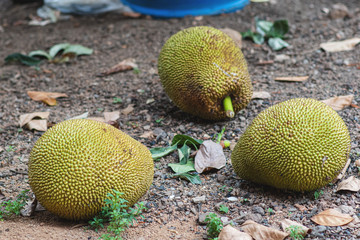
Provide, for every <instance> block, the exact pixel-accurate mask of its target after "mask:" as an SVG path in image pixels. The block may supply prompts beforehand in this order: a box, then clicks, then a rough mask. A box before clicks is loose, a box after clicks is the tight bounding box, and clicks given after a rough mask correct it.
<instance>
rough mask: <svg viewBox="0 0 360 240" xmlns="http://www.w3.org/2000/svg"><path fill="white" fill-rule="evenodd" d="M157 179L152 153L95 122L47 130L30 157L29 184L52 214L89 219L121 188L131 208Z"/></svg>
mask: <svg viewBox="0 0 360 240" xmlns="http://www.w3.org/2000/svg"><path fill="white" fill-rule="evenodd" d="M153 176H154V163H153V160H152V157H151V153H150V151H149V150H148V149H147V148H146V147H145V146H144V145H143V144H141V143H140V142H138V141H136V140H135V139H133V138H131V137H130V136H128V135H126V134H125V133H123V132H121V131H120V130H119V129H117V128H115V127H113V126H111V125H109V124H105V123H101V122H98V121H94V120H87V119H77V120H67V121H64V122H61V123H59V124H56V125H55V126H53V127H52V128H50V129H49V130H48V131H46V132H45V133H44V134H43V135H42V136H41V137H40V138H39V140H38V141H37V142H36V143H35V145H34V147H33V149H32V150H31V153H30V159H29V182H30V186H31V189H32V190H33V192H34V194H35V196H36V198H37V199H38V200H39V202H40V203H41V204H42V205H43V206H44V207H45V208H46V209H47V210H48V211H50V212H52V213H54V214H56V215H58V216H60V217H62V218H66V219H71V220H78V219H90V218H92V217H93V216H95V215H96V214H97V213H98V212H99V211H100V210H101V208H102V207H103V206H104V199H105V198H106V195H107V193H112V190H113V189H114V190H117V191H119V192H122V193H124V195H122V198H124V199H125V200H127V201H128V204H129V206H131V205H133V204H134V203H136V202H137V201H138V200H139V198H140V197H141V196H143V195H144V194H145V193H146V191H147V190H148V189H149V187H150V185H151V183H152V181H153Z"/></svg>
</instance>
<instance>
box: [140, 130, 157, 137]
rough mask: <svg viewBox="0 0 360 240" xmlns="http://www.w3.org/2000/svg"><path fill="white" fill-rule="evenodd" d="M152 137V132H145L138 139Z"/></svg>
mask: <svg viewBox="0 0 360 240" xmlns="http://www.w3.org/2000/svg"><path fill="white" fill-rule="evenodd" d="M153 136H154V133H153V131H147V132H144V133H143V134H142V135H141V136H140V137H141V138H151V137H153Z"/></svg>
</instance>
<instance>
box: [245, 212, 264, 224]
mask: <svg viewBox="0 0 360 240" xmlns="http://www.w3.org/2000/svg"><path fill="white" fill-rule="evenodd" d="M246 220H253V221H254V222H258V223H259V222H261V221H262V220H263V217H262V216H261V215H260V214H259V213H249V214H248V215H246Z"/></svg>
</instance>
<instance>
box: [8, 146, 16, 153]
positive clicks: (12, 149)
mask: <svg viewBox="0 0 360 240" xmlns="http://www.w3.org/2000/svg"><path fill="white" fill-rule="evenodd" d="M6 151H7V152H13V151H15V147H14V146H7V147H6Z"/></svg>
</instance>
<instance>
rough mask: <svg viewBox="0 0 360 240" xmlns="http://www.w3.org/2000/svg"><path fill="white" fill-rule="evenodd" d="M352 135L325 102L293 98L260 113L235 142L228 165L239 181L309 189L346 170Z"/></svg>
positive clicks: (320, 185) (316, 187)
mask: <svg viewBox="0 0 360 240" xmlns="http://www.w3.org/2000/svg"><path fill="white" fill-rule="evenodd" d="M349 152H350V136H349V132H348V129H347V127H346V125H345V123H344V121H343V120H342V119H341V117H340V116H339V115H338V114H337V113H336V112H335V111H334V110H333V109H332V108H331V107H329V106H328V105H326V104H325V103H323V102H320V101H317V100H314V99H308V98H297V99H291V100H288V101H285V102H282V103H279V104H276V105H274V106H272V107H269V108H268V109H265V110H264V111H262V112H261V113H260V114H259V115H258V116H257V117H256V118H255V119H254V120H253V122H252V123H251V125H250V126H249V127H248V128H247V129H246V131H245V133H244V134H243V135H242V136H241V137H240V139H239V142H238V143H237V144H236V146H235V148H234V150H233V152H232V155H231V162H232V165H233V168H234V170H235V173H236V174H237V175H238V176H239V177H240V178H242V179H245V180H250V181H253V182H256V183H260V184H265V185H270V186H273V187H276V188H281V189H290V190H294V191H312V190H316V189H319V188H321V187H323V186H325V185H326V184H328V183H329V182H331V181H332V180H333V179H334V178H335V177H336V176H337V175H338V174H339V173H340V171H341V170H342V169H343V168H344V166H345V164H346V162H347V160H348V158H349Z"/></svg>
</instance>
